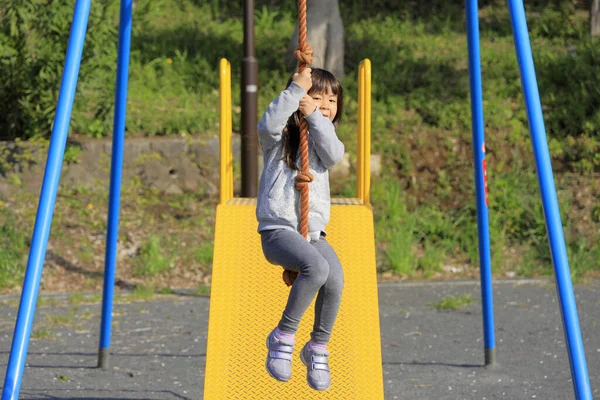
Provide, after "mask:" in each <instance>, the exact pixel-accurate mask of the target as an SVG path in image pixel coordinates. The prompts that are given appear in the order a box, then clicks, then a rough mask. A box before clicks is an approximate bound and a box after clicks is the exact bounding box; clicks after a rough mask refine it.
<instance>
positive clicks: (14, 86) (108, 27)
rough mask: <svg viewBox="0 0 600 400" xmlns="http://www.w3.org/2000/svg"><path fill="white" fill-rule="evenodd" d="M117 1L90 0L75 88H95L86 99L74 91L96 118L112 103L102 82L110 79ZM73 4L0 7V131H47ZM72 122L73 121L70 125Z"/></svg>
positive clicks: (47, 0)
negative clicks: (94, 98) (93, 100)
mask: <svg viewBox="0 0 600 400" xmlns="http://www.w3.org/2000/svg"><path fill="white" fill-rule="evenodd" d="M117 3H118V2H117V1H114V0H105V1H101V2H94V3H93V5H92V10H91V12H90V17H89V22H88V30H87V35H86V42H85V46H84V54H83V60H85V62H83V63H82V65H81V70H80V74H79V79H80V82H81V85H79V86H78V89H79V93H81V92H83V93H85V92H86V91H88V90H94V91H95V92H96V96H97V100H98V101H97V102H96V104H95V105H94V104H92V105H90V104H89V100H86V99H85V95H84V96H83V97H82V96H81V95H80V96H76V97H77V102H76V108H77V107H78V106H79V105H81V104H82V103H84V104H86V108H87V112H89V113H91V115H93V118H94V119H95V120H103V119H106V118H107V116H108V112H109V111H110V109H111V106H110V104H111V102H110V100H109V96H108V91H107V89H110V87H109V85H107V82H108V79H114V78H113V77H114V71H115V66H114V65H115V63H114V60H115V55H116V52H115V45H114V43H115V41H116V30H115V25H114V21H113V20H112V18H113V17H114V15H115V12H116V9H117V8H118V6H117ZM74 4H75V2H74V1H67V2H65V1H59V0H31V1H26V2H12V3H10V4H9V5H8V6H6V7H5V8H4V9H2V10H0V21H1V24H0V60H2V61H1V62H0V76H2V80H1V81H0V108H1V109H2V110H3V113H2V114H0V136H2V137H8V138H14V137H22V138H29V137H37V136H47V135H48V134H49V132H50V129H51V126H52V122H53V120H54V114H55V110H56V104H57V101H58V89H59V86H60V82H61V77H62V72H63V65H64V61H65V54H66V50H67V44H68V40H69V33H70V25H71V19H72V16H73V9H74ZM110 97H112V96H110ZM89 106H91V109H90V107H89ZM77 126H78V124H77V121H74V124H73V128H75V129H76V127H77Z"/></svg>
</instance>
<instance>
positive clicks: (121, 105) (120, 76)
mask: <svg viewBox="0 0 600 400" xmlns="http://www.w3.org/2000/svg"><path fill="white" fill-rule="evenodd" d="M132 3H133V0H121V19H120V22H119V54H118V58H117V87H116V91H115V117H114V125H113V145H112V162H111V174H110V195H109V204H108V228H107V233H106V258H105V265H104V290H103V294H102V321H101V325H100V347H99V350H98V367H99V368H104V369H106V368H108V367H109V348H110V337H111V324H112V309H113V296H114V285H115V270H116V264H117V240H118V232H119V210H120V203H121V175H122V170H123V143H124V141H125V119H126V110H127V83H128V74H129V49H130V42H131V9H132Z"/></svg>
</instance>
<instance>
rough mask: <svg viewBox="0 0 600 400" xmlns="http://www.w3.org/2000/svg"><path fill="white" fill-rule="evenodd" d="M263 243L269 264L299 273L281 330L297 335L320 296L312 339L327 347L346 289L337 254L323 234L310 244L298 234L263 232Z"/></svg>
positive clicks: (277, 231)
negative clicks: (307, 313)
mask: <svg viewBox="0 0 600 400" xmlns="http://www.w3.org/2000/svg"><path fill="white" fill-rule="evenodd" d="M261 240H262V248H263V253H264V254H265V258H266V259H267V261H269V262H270V263H271V264H275V265H281V266H282V267H284V268H285V269H290V270H293V271H298V272H299V274H298V278H296V281H295V282H294V284H293V285H292V289H291V290H290V296H289V297H288V301H287V305H286V306H285V310H284V311H283V316H282V317H281V321H279V325H278V327H279V329H280V330H282V331H283V332H287V333H295V332H296V330H298V324H299V323H300V319H301V318H302V315H304V312H305V311H306V309H307V308H308V306H310V303H311V302H312V301H313V299H314V298H315V295H317V293H318V295H317V301H316V303H315V322H314V325H313V331H312V333H311V335H310V336H311V338H312V340H313V341H315V342H317V343H320V344H327V343H328V342H329V338H330V336H331V331H332V330H333V325H334V323H335V319H336V317H337V314H338V310H339V308H340V300H341V297H342V289H343V287H344V273H343V271H342V266H341V264H340V260H339V259H338V257H337V255H336V254H335V251H334V250H333V248H332V247H331V246H330V245H329V243H327V241H326V240H325V236H324V235H321V239H320V240H318V241H312V240H311V241H310V243H309V242H307V241H306V239H304V238H303V237H302V236H300V235H299V234H298V233H297V232H293V231H289V230H285V229H274V230H268V231H262V232H261ZM282 284H283V283H282Z"/></svg>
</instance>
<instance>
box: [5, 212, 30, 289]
mask: <svg viewBox="0 0 600 400" xmlns="http://www.w3.org/2000/svg"><path fill="white" fill-rule="evenodd" d="M2 207H3V205H2V202H1V201H0V249H1V250H2V251H0V289H1V288H6V287H11V286H13V285H15V284H17V283H19V282H22V281H23V276H24V273H25V256H26V251H27V247H28V246H27V243H26V241H25V235H24V234H23V233H22V232H21V231H20V230H18V229H17V224H16V222H15V218H14V216H13V215H12V214H11V213H10V212H9V211H7V210H4V209H3V208H2Z"/></svg>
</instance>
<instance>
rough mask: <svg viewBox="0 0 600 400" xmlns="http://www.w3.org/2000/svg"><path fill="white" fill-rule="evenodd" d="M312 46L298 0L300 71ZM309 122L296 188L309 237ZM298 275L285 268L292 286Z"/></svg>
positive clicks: (303, 132) (301, 1)
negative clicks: (309, 42)
mask: <svg viewBox="0 0 600 400" xmlns="http://www.w3.org/2000/svg"><path fill="white" fill-rule="evenodd" d="M312 53H313V51H312V48H311V47H310V46H309V45H308V44H307V43H306V0H298V48H297V49H296V51H295V52H294V55H295V56H296V58H297V59H298V73H301V72H302V71H304V70H305V69H306V67H307V66H308V65H309V64H310V63H312ZM307 131H308V122H306V119H304V118H302V121H301V123H300V168H301V171H300V172H299V173H298V175H296V189H297V190H299V191H300V234H301V235H302V237H304V238H308V184H309V183H310V182H312V181H313V176H312V174H311V173H310V171H309V168H308V167H309V161H308V136H307ZM297 276H298V273H297V272H295V271H290V270H285V271H284V272H283V281H284V282H285V284H286V285H288V286H291V285H292V283H294V280H295V279H296V277H297Z"/></svg>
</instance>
